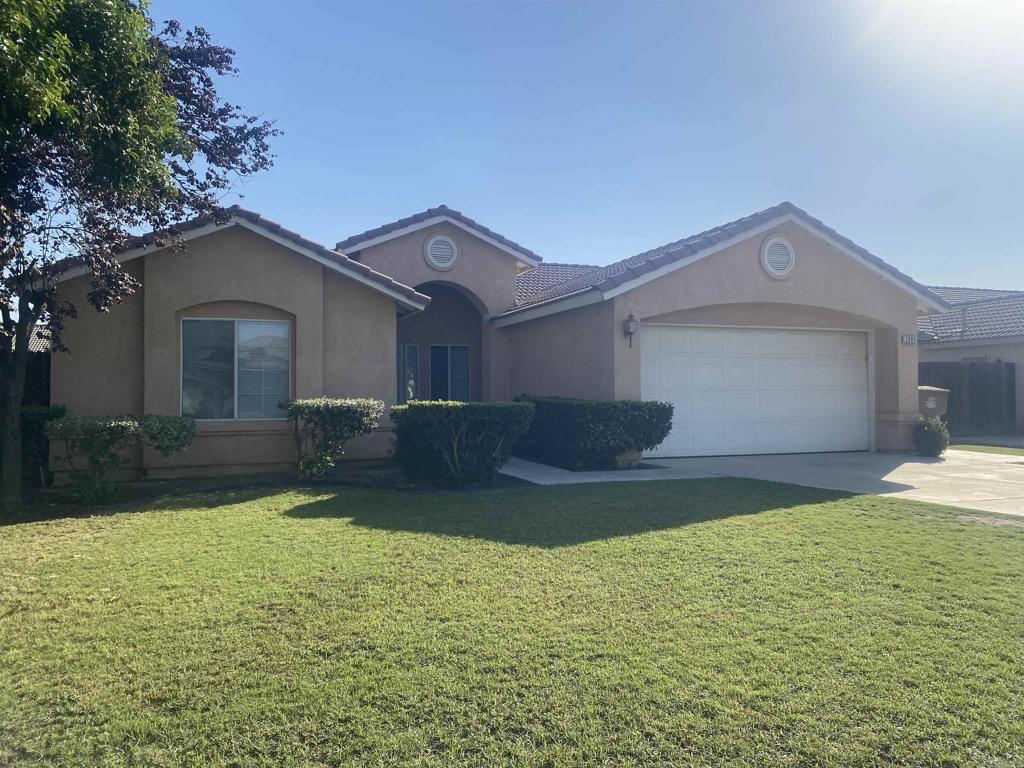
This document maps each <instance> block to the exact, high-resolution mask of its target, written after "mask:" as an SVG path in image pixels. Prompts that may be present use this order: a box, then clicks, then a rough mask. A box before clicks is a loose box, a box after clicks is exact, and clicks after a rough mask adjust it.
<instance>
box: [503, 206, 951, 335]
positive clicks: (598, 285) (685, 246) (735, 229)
mask: <svg viewBox="0 0 1024 768" xmlns="http://www.w3.org/2000/svg"><path fill="white" fill-rule="evenodd" d="M786 215H791V216H794V217H796V218H798V219H800V220H802V221H804V222H805V223H806V224H808V225H810V226H812V227H813V228H815V229H817V230H818V231H820V232H823V233H824V234H826V235H828V236H829V237H831V238H832V239H833V240H835V241H837V242H839V243H840V244H842V245H843V246H845V247H846V248H848V249H850V250H851V251H853V252H854V253H856V254H857V255H858V256H860V257H861V258H863V259H864V260H865V261H867V262H868V263H870V264H872V265H874V266H875V267H877V268H879V269H881V270H882V271H884V272H886V273H888V274H890V275H892V276H893V277H894V278H896V279H897V280H899V281H900V282H902V283H904V284H905V285H906V286H907V287H909V288H910V289H912V290H914V291H915V292H917V293H919V294H921V295H924V296H926V297H930V298H932V299H933V300H934V301H936V302H938V303H939V304H942V303H944V302H942V300H941V299H940V298H938V297H936V296H935V295H934V294H932V293H931V292H930V291H929V290H928V288H926V287H925V286H923V285H921V284H920V283H918V282H917V281H915V280H913V279H912V278H910V277H909V276H907V275H905V274H903V273H902V272H900V271H899V270H898V269H896V268H895V267H893V266H892V265H890V264H888V263H886V262H885V261H883V260H882V259H880V258H878V257H877V256H875V255H874V254H873V253H871V252H869V251H868V250H866V249H864V248H862V247H861V246H859V245H857V244H856V243H854V242H853V241H852V240H850V239H848V238H846V237H843V236H842V235H840V234H839V233H838V232H836V231H835V230H834V229H832V228H831V227H829V226H827V225H826V224H825V223H824V222H822V221H820V220H818V219H816V218H814V217H813V216H811V215H810V214H809V213H807V212H806V211H804V210H802V209H800V208H797V207H796V206H795V205H793V204H792V203H790V202H784V203H780V204H779V205H776V206H773V207H772V208H766V209H765V210H763V211H759V212H758V213H754V214H751V215H750V216H745V217H743V218H741V219H736V220H735V221H730V222H729V223H727V224H722V225H720V226H717V227H714V228H713V229H709V230H706V231H704V232H700V233H698V234H696V235H691V236H690V237H686V238H683V239H682V240H676V241H675V242H671V243H667V244H666V245H662V246H659V247H658V248H653V249H651V250H649V251H644V252H643V253H640V254H637V255H636V256H631V257H630V258H628V259H623V260H622V261H617V262H615V263H614V264H609V265H608V266H606V267H600V268H598V269H595V270H591V271H588V272H584V273H582V274H580V275H578V276H577V277H575V278H572V279H569V280H566V281H564V282H561V283H557V284H554V285H550V286H548V287H546V288H541V289H540V290H538V291H537V293H535V294H533V295H532V296H526V297H524V298H523V299H522V300H521V301H520V302H519V304H518V305H517V306H516V307H515V309H512V310H509V311H508V312H506V313H505V315H509V314H513V313H515V312H521V311H522V310H524V309H527V308H528V307H532V306H536V305H538V304H543V303H548V302H554V301H558V300H560V299H564V298H568V297H569V296H574V295H576V294H580V293H583V292H586V291H592V290H597V291H601V292H605V291H609V290H611V289H613V288H616V287H618V286H620V285H622V284H624V283H628V282H630V281H632V280H635V279H636V278H639V277H641V276H642V275H644V274H645V273H647V272H652V271H654V270H656V269H658V268H660V267H663V266H666V265H668V264H671V263H673V262H676V261H681V260H683V259H686V258H687V257H690V256H693V255H695V254H697V253H700V252H701V251H704V250H706V249H708V248H710V247H712V246H714V245H716V244H718V243H721V242H723V241H725V240H729V239H731V238H733V237H736V236H737V235H742V234H743V233H745V232H748V231H750V230H752V229H754V228H756V227H758V226H760V225H762V224H765V223H767V222H770V221H772V220H773V219H777V218H779V217H781V216H786Z"/></svg>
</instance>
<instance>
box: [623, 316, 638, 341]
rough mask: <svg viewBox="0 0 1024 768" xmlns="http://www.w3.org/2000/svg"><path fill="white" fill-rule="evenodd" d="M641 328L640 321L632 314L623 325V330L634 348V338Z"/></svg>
mask: <svg viewBox="0 0 1024 768" xmlns="http://www.w3.org/2000/svg"><path fill="white" fill-rule="evenodd" d="M639 327H640V321H639V320H637V319H636V316H635V315H634V314H633V313H632V312H630V313H629V315H628V316H627V317H626V319H625V321H624V322H623V323H622V330H623V331H624V332H625V334H626V338H627V339H629V346H631V347H632V346H633V336H634V335H635V334H636V332H637V329H638V328H639Z"/></svg>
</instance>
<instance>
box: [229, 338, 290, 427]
mask: <svg viewBox="0 0 1024 768" xmlns="http://www.w3.org/2000/svg"><path fill="white" fill-rule="evenodd" d="M290 352H291V350H290V348H289V344H288V323H280V322H265V321H251V320H239V321H238V418H240V419H277V418H284V411H283V410H282V409H281V408H279V407H278V403H280V402H281V401H282V400H287V399H288V389H289V387H288V383H289V382H288V358H289V357H290V354H289V353H290Z"/></svg>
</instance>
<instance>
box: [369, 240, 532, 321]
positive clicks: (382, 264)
mask: <svg viewBox="0 0 1024 768" xmlns="http://www.w3.org/2000/svg"><path fill="white" fill-rule="evenodd" d="M436 238H444V239H445V240H447V241H450V242H451V243H452V244H453V245H454V248H455V255H454V259H453V260H452V261H451V262H450V263H449V264H446V265H443V266H439V265H438V264H434V263H431V261H430V259H428V249H429V246H430V244H431V242H432V241H434V240H435V239H436ZM352 258H353V259H356V260H358V262H359V263H360V264H364V265H366V266H367V267H369V268H371V269H373V270H376V271H378V272H382V273H384V274H387V275H391V276H392V277H394V278H395V279H396V280H398V281H399V282H401V283H403V284H405V285H410V286H422V285H424V284H426V283H444V284H449V285H455V286H457V287H459V288H461V289H462V290H463V291H464V292H465V293H467V294H469V295H470V297H471V298H472V299H473V300H474V301H475V303H476V304H477V305H478V307H479V308H480V309H481V311H482V312H483V313H484V314H498V313H500V312H504V311H506V310H508V309H511V308H512V307H513V306H515V291H516V276H517V274H518V273H519V272H520V271H521V269H522V267H521V264H522V262H520V261H518V260H517V259H514V258H512V257H510V256H509V254H507V253H506V252H505V251H503V250H502V249H500V248H497V247H495V246H494V245H492V244H491V243H489V242H487V241H486V240H485V239H483V238H480V237H478V236H477V235H476V233H474V232H468V231H466V230H465V229H463V228H461V227H458V226H456V225H455V224H453V223H451V222H448V221H441V222H437V223H435V224H433V225H431V226H428V227H423V228H420V229H417V230H415V231H413V232H408V233H406V234H403V235H400V236H398V237H392V238H389V239H387V240H385V241H383V242H380V243H378V244H376V245H372V246H369V247H365V248H363V249H362V250H360V251H358V253H353V255H352Z"/></svg>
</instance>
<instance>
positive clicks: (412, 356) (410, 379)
mask: <svg viewBox="0 0 1024 768" xmlns="http://www.w3.org/2000/svg"><path fill="white" fill-rule="evenodd" d="M396 363H397V369H398V402H399V403H407V402H409V401H410V400H417V399H419V396H420V348H419V346H417V345H416V344H399V345H398V359H397V361H396Z"/></svg>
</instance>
